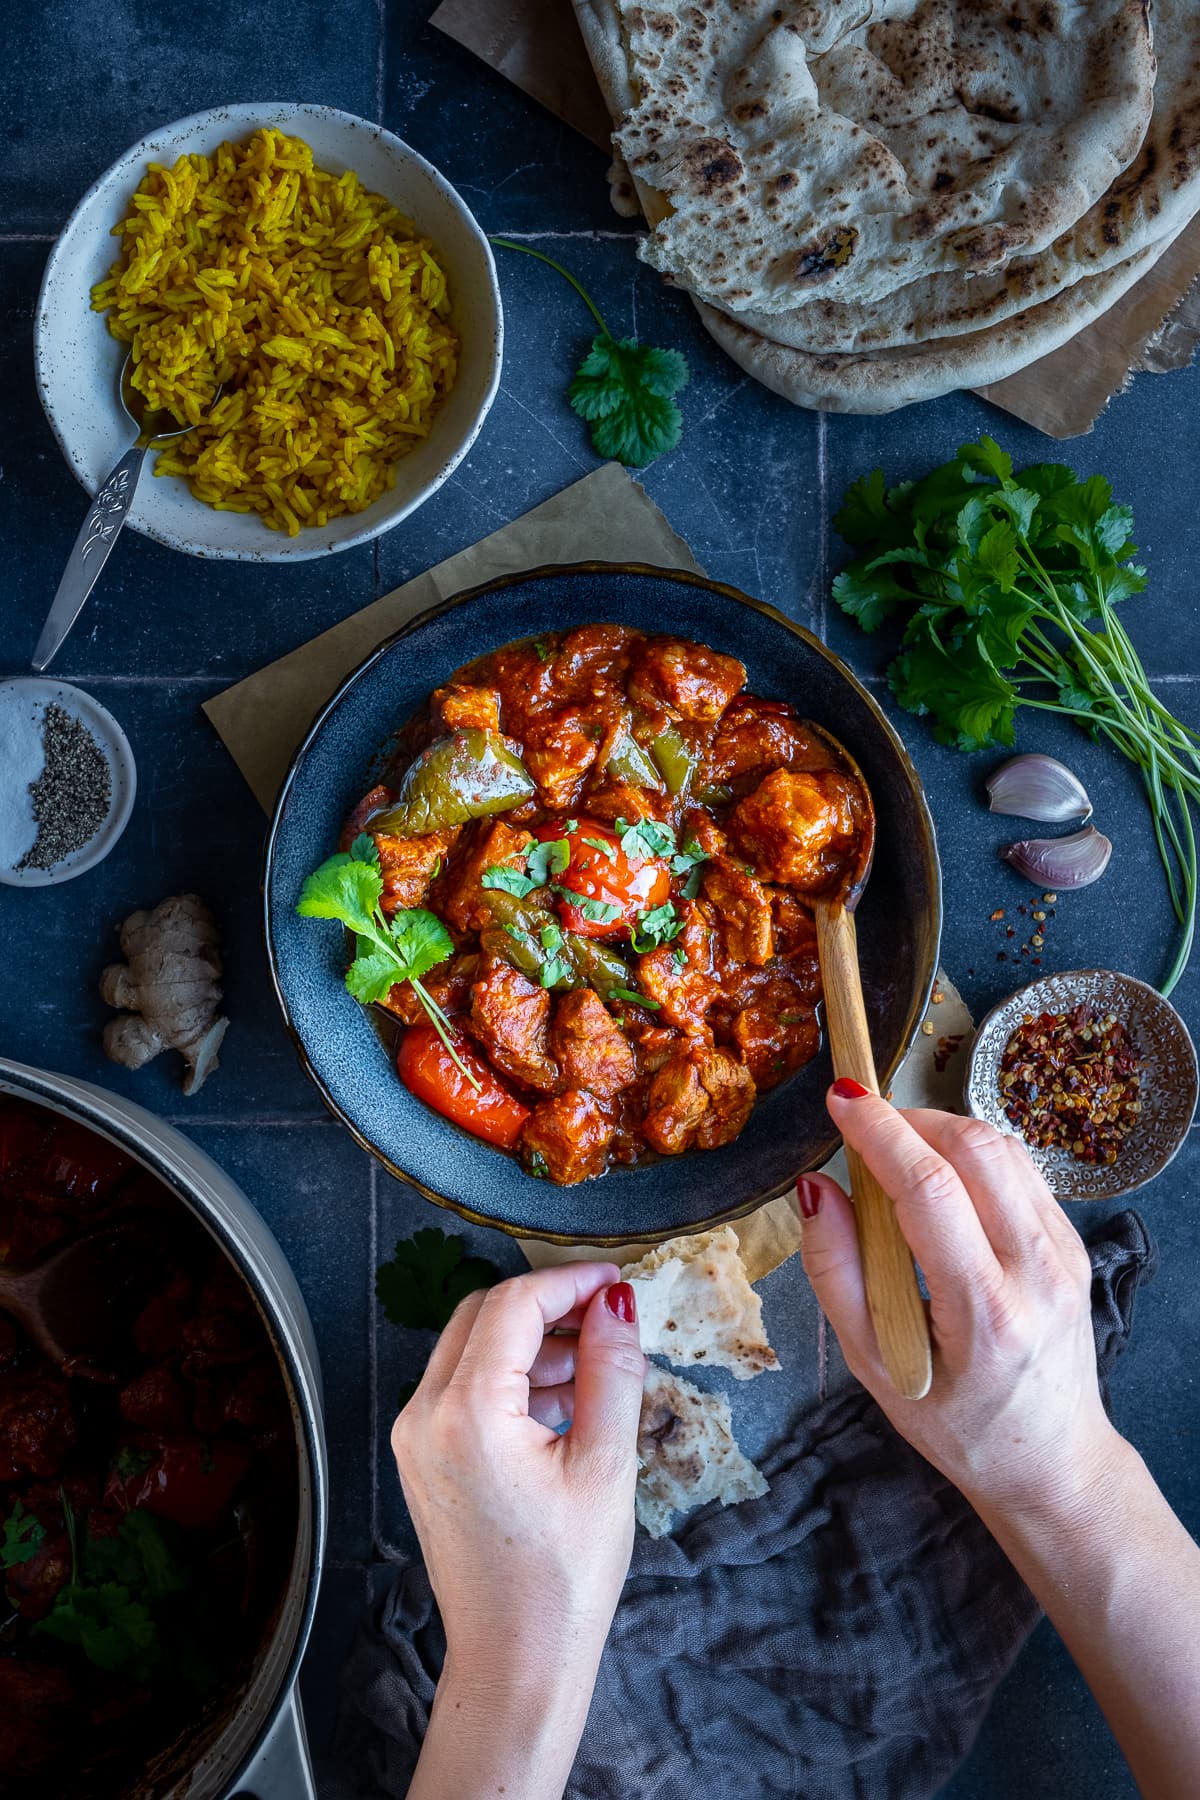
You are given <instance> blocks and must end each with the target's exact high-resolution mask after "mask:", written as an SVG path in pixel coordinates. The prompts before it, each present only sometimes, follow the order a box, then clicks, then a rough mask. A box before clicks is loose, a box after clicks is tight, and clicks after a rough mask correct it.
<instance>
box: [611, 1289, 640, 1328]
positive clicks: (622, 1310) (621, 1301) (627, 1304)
mask: <svg viewBox="0 0 1200 1800" xmlns="http://www.w3.org/2000/svg"><path fill="white" fill-rule="evenodd" d="M604 1304H605V1306H607V1308H608V1310H609V1312H610V1313H611V1314H612V1315H613V1318H614V1319H620V1321H621V1323H622V1325H636V1324H637V1301H636V1300H635V1299H634V1297H633V1289H632V1288H631V1287H630V1285H629V1283H628V1282H627V1281H615V1282H614V1283H613V1285H612V1287H610V1288H609V1290H608V1292H607V1293H606V1294H605V1296H604Z"/></svg>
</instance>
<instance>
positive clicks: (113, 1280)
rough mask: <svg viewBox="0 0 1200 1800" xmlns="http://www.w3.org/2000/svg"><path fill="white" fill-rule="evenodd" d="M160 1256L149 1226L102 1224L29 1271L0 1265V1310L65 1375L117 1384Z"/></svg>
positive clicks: (142, 1223)
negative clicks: (121, 1358)
mask: <svg viewBox="0 0 1200 1800" xmlns="http://www.w3.org/2000/svg"><path fill="white" fill-rule="evenodd" d="M135 1232H136V1235H135ZM161 1258H162V1244H161V1241H160V1236H159V1234H157V1233H153V1234H152V1235H150V1236H149V1237H147V1236H146V1225H145V1221H143V1220H141V1219H138V1220H136V1221H135V1220H133V1219H130V1220H127V1221H121V1222H118V1223H116V1224H113V1225H108V1226H102V1227H100V1228H99V1229H98V1230H96V1231H91V1232H88V1233H87V1234H86V1236H84V1237H80V1238H76V1239H75V1240H74V1241H73V1242H71V1243H69V1244H64V1245H63V1246H62V1247H61V1248H60V1249H57V1250H52V1251H50V1253H49V1254H48V1255H47V1256H44V1257H43V1258H42V1260H41V1261H40V1262H38V1263H35V1264H34V1265H33V1266H32V1267H31V1268H28V1269H11V1268H5V1267H0V1312H7V1313H10V1314H11V1315H12V1317H13V1318H14V1319H15V1320H16V1321H17V1323H18V1325H20V1326H21V1328H22V1329H23V1331H24V1332H25V1334H26V1336H27V1337H28V1338H29V1339H30V1341H31V1342H32V1343H33V1344H34V1346H35V1347H36V1348H37V1349H38V1350H40V1351H41V1353H42V1355H43V1356H45V1357H46V1358H47V1359H48V1360H49V1361H50V1362H52V1363H54V1365H55V1366H56V1367H57V1368H59V1369H61V1370H62V1372H63V1374H64V1375H74V1376H78V1377H82V1378H83V1379H84V1380H89V1381H109V1382H111V1381H115V1380H117V1379H118V1377H117V1374H116V1371H115V1369H114V1368H113V1367H112V1363H113V1361H114V1359H119V1356H120V1352H121V1351H122V1349H124V1348H125V1346H126V1345H127V1343H128V1342H129V1341H130V1339H131V1335H132V1327H133V1321H134V1318H135V1317H136V1314H137V1312H138V1310H139V1309H140V1307H141V1306H142V1305H144V1303H145V1301H146V1299H147V1298H148V1297H149V1293H150V1292H151V1290H152V1288H153V1286H154V1282H155V1278H156V1270H157V1271H159V1272H161Z"/></svg>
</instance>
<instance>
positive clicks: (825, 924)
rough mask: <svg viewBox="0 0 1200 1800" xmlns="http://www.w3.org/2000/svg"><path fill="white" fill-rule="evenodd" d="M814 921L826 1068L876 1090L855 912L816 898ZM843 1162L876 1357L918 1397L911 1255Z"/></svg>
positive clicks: (924, 1361)
mask: <svg viewBox="0 0 1200 1800" xmlns="http://www.w3.org/2000/svg"><path fill="white" fill-rule="evenodd" d="M816 921H817V948H818V950H819V952H820V957H821V980H822V983H823V985H824V989H825V1014H826V1018H827V1020H828V1024H829V1042H830V1048H831V1049H832V1052H833V1072H834V1074H835V1075H839V1076H840V1075H848V1076H850V1078H851V1079H852V1080H854V1081H859V1082H861V1083H862V1085H863V1087H865V1088H869V1089H870V1090H871V1092H872V1093H873V1094H877V1093H878V1092H879V1082H878V1079H877V1077H876V1074H875V1055H874V1052H873V1051H872V1049H871V1034H870V1032H869V1030H868V1028H867V1010H866V1007H865V1006H864V1004H863V993H862V980H861V978H860V976H859V970H858V937H857V934H856V932H855V929H854V915H853V914H852V913H848V912H847V911H846V909H845V907H844V906H842V905H841V904H840V903H833V902H823V903H819V904H818V905H817V907H816ZM846 1161H847V1163H848V1164H849V1168H850V1191H851V1193H852V1195H853V1197H854V1217H855V1220H856V1222H857V1225H858V1247H859V1253H860V1254H861V1256H862V1263H863V1276H864V1279H865V1283H866V1289H867V1303H868V1305H869V1306H870V1308H871V1318H872V1320H873V1321H874V1324H875V1335H876V1337H877V1338H878V1340H879V1350H880V1354H881V1355H882V1357H883V1362H884V1367H885V1368H886V1369H887V1372H888V1374H889V1375H890V1376H891V1378H892V1382H893V1384H894V1386H895V1388H896V1390H897V1392H899V1393H901V1394H903V1395H904V1396H905V1397H906V1398H907V1399H909V1400H919V1399H920V1398H921V1396H922V1395H923V1394H927V1393H928V1392H929V1384H930V1382H931V1380H932V1379H933V1363H932V1356H931V1352H930V1345H929V1322H928V1320H927V1319H926V1317H925V1305H924V1302H923V1301H922V1299H921V1290H920V1288H919V1287H918V1286H917V1273H916V1270H915V1269H914V1267H913V1259H912V1253H911V1251H910V1250H909V1248H908V1245H907V1243H906V1242H905V1241H904V1237H903V1234H902V1233H901V1230H900V1227H899V1225H898V1224H897V1222H896V1208H895V1206H894V1204H893V1202H892V1199H891V1196H890V1195H889V1194H886V1193H885V1192H884V1190H883V1188H882V1187H881V1186H880V1185H879V1183H878V1182H877V1181H876V1179H875V1177H874V1176H873V1175H872V1173H871V1171H870V1170H869V1169H868V1168H867V1166H866V1164H865V1163H864V1162H863V1161H862V1159H861V1158H860V1157H859V1156H858V1155H857V1154H856V1153H855V1152H854V1151H853V1150H851V1148H850V1146H849V1145H848V1144H847V1146H846Z"/></svg>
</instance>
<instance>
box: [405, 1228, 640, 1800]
mask: <svg viewBox="0 0 1200 1800" xmlns="http://www.w3.org/2000/svg"><path fill="white" fill-rule="evenodd" d="M618 1274H619V1270H618V1269H616V1268H615V1267H614V1266H613V1265H612V1264H611V1263H565V1264H561V1265H559V1266H557V1267H553V1268H545V1269H539V1270H538V1271H537V1272H536V1273H534V1274H530V1275H522V1276H519V1277H517V1278H516V1279H515V1280H512V1281H505V1282H502V1283H501V1284H500V1286H499V1287H495V1288H492V1289H491V1290H490V1291H489V1292H488V1293H486V1294H472V1295H470V1296H469V1298H468V1299H466V1300H464V1301H463V1303H462V1305H461V1306H460V1307H459V1308H458V1310H457V1311H456V1313H455V1314H454V1317H453V1318H452V1319H451V1321H450V1323H449V1324H448V1325H447V1327H446V1329H445V1331H444V1332H443V1333H442V1335H441V1337H440V1338H439V1339H438V1342H437V1346H436V1348H435V1350H434V1352H433V1355H432V1357H431V1358H430V1361H429V1367H428V1368H427V1370H426V1371H425V1376H424V1379H423V1380H422V1382H421V1385H420V1387H419V1388H418V1389H417V1391H416V1393H415V1394H414V1395H413V1398H412V1399H411V1400H410V1401H409V1403H408V1405H407V1406H406V1407H405V1408H404V1411H403V1412H402V1413H401V1414H400V1417H399V1418H398V1419H397V1420H396V1423H395V1426H394V1428H393V1431H392V1449H393V1450H394V1452H395V1456H396V1466H397V1468H398V1469H399V1472H400V1480H401V1483H402V1485H403V1488H404V1496H405V1499H406V1500H407V1502H408V1506H409V1510H410V1512H411V1514H412V1518H413V1523H414V1525H415V1526H416V1530H417V1536H418V1537H419V1538H420V1540H421V1548H422V1550H423V1551H424V1553H425V1563H426V1567H427V1569H428V1572H429V1579H430V1582H431V1584H432V1587H433V1591H434V1594H435V1595H436V1597H437V1603H438V1608H439V1611H440V1612H441V1616H442V1621H443V1624H444V1625H445V1629H446V1662H445V1667H444V1670H443V1675H442V1679H441V1681H440V1682H439V1684H438V1691H437V1701H436V1703H435V1706H434V1712H433V1719H432V1721H431V1725H430V1731H429V1734H428V1736H427V1738H426V1744H425V1749H424V1750H423V1752H422V1755H421V1762H420V1766H419V1768H418V1772H417V1777H416V1779H415V1781H414V1784H413V1786H412V1788H411V1790H410V1792H411V1795H412V1797H413V1800H417V1797H418V1796H426V1795H435V1794H436V1795H438V1796H441V1795H443V1794H445V1795H447V1796H448V1795H451V1794H453V1795H454V1796H455V1800H468V1796H471V1795H473V1794H475V1793H476V1792H479V1793H488V1794H493V1793H496V1792H499V1791H503V1788H504V1787H505V1786H507V1787H508V1791H509V1792H510V1793H512V1794H514V1795H517V1794H519V1795H520V1796H521V1797H522V1800H537V1797H539V1796H541V1795H542V1794H546V1795H551V1794H555V1793H561V1791H562V1787H563V1785H564V1783H565V1781H566V1778H567V1775H568V1773H569V1771H570V1767H571V1762H572V1760H573V1758H574V1754H575V1749H576V1745H577V1744H578V1740H579V1734H580V1732H581V1731H582V1729H583V1723H584V1719H585V1718H586V1716H587V1707H588V1702H589V1700H590V1698H591V1692H592V1687H593V1684H594V1682H595V1676H596V1669H597V1667H598V1665H599V1661H600V1652H601V1650H602V1648H603V1645H604V1639H605V1637H606V1636H607V1633H608V1628H609V1626H610V1624H611V1623H612V1616H613V1613H614V1611H615V1610H616V1604H617V1600H618V1597H619V1595H620V1592H621V1587H622V1584H623V1582H624V1579H625V1575H626V1571H627V1570H628V1567H629V1557H630V1552H631V1550H632V1547H633V1490H634V1483H635V1481H636V1478H637V1423H638V1416H639V1413H640V1409H641V1399H642V1382H643V1377H644V1372H645V1359H644V1358H643V1356H642V1352H641V1348H640V1346H639V1343H638V1331H637V1318H636V1311H635V1306H634V1299H633V1291H632V1289H631V1288H630V1287H629V1286H628V1284H627V1283H624V1282H618V1280H617V1276H618ZM568 1419H569V1420H571V1422H572V1423H571V1429H570V1431H569V1432H567V1433H566V1434H565V1435H564V1436H556V1434H555V1432H554V1430H553V1429H552V1428H553V1427H554V1426H556V1425H559V1424H561V1423H563V1422H565V1421H566V1420H568ZM506 1776H507V1780H506ZM489 1783H490V1785H488V1784H489Z"/></svg>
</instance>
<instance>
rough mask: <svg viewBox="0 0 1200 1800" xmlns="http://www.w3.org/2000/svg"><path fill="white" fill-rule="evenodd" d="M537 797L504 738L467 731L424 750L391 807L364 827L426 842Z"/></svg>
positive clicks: (474, 728)
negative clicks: (436, 834)
mask: <svg viewBox="0 0 1200 1800" xmlns="http://www.w3.org/2000/svg"><path fill="white" fill-rule="evenodd" d="M536 791H537V789H536V786H535V784H534V781H533V778H532V776H531V775H530V774H529V772H528V770H527V769H526V768H525V765H524V763H523V762H521V760H520V758H519V757H516V756H514V755H513V753H512V751H511V750H510V749H509V748H508V745H507V744H506V743H505V742H504V740H503V738H502V737H500V736H499V735H498V734H497V733H496V732H494V731H484V730H483V729H482V728H481V727H480V726H478V725H468V726H467V727H466V728H465V729H464V730H462V731H455V732H452V733H451V735H450V736H449V737H444V738H438V740H437V742H436V743H434V744H430V746H429V748H428V749H427V750H422V752H421V754H420V756H418V757H417V759H416V761H415V762H413V763H410V764H409V766H408V768H407V769H406V770H405V773H404V778H403V780H402V781H401V783H400V791H399V793H398V794H397V796H396V802H395V805H394V806H390V807H389V808H388V809H387V810H386V811H385V812H382V813H377V814H376V815H375V817H374V818H372V819H370V820H369V821H368V825H369V829H370V830H372V831H384V832H394V833H395V834H396V835H397V836H399V837H424V836H425V834H426V833H427V832H430V831H445V830H447V829H448V828H449V827H450V826H451V825H464V824H465V823H466V821H467V820H468V819H482V818H484V817H485V816H486V815H487V814H489V813H501V812H508V811H510V809H511V808H512V807H514V806H520V804H521V802H522V801H523V800H528V799H530V798H531V797H532V796H533V794H534V793H536Z"/></svg>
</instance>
